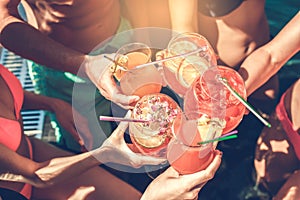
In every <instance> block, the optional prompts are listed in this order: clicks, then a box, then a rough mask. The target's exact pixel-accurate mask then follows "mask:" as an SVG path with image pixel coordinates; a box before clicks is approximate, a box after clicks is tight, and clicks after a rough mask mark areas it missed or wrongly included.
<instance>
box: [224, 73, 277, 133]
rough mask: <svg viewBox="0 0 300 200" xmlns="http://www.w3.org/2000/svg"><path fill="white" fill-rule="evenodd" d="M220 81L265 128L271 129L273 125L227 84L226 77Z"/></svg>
mask: <svg viewBox="0 0 300 200" xmlns="http://www.w3.org/2000/svg"><path fill="white" fill-rule="evenodd" d="M218 80H219V81H220V82H221V83H222V84H223V85H224V86H225V87H226V88H227V89H228V90H229V91H230V92H231V94H233V96H235V97H236V98H237V99H238V100H239V101H240V102H241V103H242V104H243V105H244V106H245V107H246V108H247V109H248V110H250V111H251V112H252V113H253V114H254V115H255V116H256V117H257V118H258V119H259V120H260V121H261V122H262V123H263V124H264V125H265V126H267V127H269V128H271V124H270V123H269V122H268V121H267V120H265V119H264V118H263V117H262V116H260V114H259V113H258V112H257V111H256V110H255V109H254V108H253V107H252V106H251V105H250V104H249V103H248V102H247V101H246V100H245V99H244V98H243V97H241V96H240V95H239V94H238V93H237V92H236V91H235V90H234V89H233V88H232V87H231V86H230V85H229V84H228V82H227V79H226V78H224V77H219V78H218Z"/></svg>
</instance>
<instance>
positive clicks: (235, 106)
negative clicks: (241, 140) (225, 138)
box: [184, 66, 247, 133]
mask: <svg viewBox="0 0 300 200" xmlns="http://www.w3.org/2000/svg"><path fill="white" fill-rule="evenodd" d="M218 77H222V78H225V79H226V81H227V83H228V84H229V85H230V86H231V87H232V88H233V89H234V90H235V91H236V92H237V93H238V94H239V95H240V96H241V97H243V98H244V99H246V98H247V95H246V89H245V85H244V80H243V78H242V77H241V76H240V75H239V74H238V72H236V71H235V70H234V69H231V68H229V67H225V66H217V68H216V69H215V70H207V71H206V72H205V73H203V74H202V75H201V77H199V78H198V79H197V80H196V81H195V82H194V84H193V86H192V87H191V88H190V89H189V90H188V92H187V93H186V95H185V98H184V110H185V111H186V112H189V111H191V110H199V111H201V112H204V113H211V115H212V116H218V115H219V116H221V115H223V116H224V118H225V120H226V126H225V128H224V129H223V133H227V132H229V131H231V130H233V129H234V128H235V127H236V126H237V125H238V124H239V123H240V121H241V120H242V118H243V116H244V113H245V109H246V108H245V106H244V105H243V104H242V103H241V102H240V101H239V100H238V99H237V98H236V97H235V96H234V95H233V94H232V93H231V92H230V91H229V90H228V89H227V88H226V87H225V86H224V85H222V84H221V83H220V81H219V80H218ZM222 107H224V109H223V108H222ZM214 111H216V112H214ZM221 111H222V112H221ZM224 111H225V112H224Z"/></svg>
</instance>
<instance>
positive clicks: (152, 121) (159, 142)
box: [129, 93, 181, 157]
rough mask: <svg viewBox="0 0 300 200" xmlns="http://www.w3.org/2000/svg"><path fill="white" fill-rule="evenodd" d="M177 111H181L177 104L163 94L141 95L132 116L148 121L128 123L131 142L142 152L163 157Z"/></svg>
mask: <svg viewBox="0 0 300 200" xmlns="http://www.w3.org/2000/svg"><path fill="white" fill-rule="evenodd" d="M178 113H181V109H180V107H179V106H178V104H177V103H176V102H175V101H174V100H173V99H172V98H171V97H169V96H167V95H165V94H161V93H157V94H150V95H145V96H143V97H142V98H141V99H140V100H139V101H138V102H137V103H136V105H135V107H134V109H133V113H132V117H133V118H134V119H141V120H147V121H148V122H145V123H130V124H129V133H130V137H131V141H132V143H133V144H134V145H135V146H136V147H137V149H138V150H139V151H140V152H141V153H143V154H146V155H152V156H157V157H165V156H166V147H167V145H168V143H169V141H170V139H171V138H172V136H173V134H172V132H171V126H172V124H173V121H174V119H175V118H176V116H177V115H178Z"/></svg>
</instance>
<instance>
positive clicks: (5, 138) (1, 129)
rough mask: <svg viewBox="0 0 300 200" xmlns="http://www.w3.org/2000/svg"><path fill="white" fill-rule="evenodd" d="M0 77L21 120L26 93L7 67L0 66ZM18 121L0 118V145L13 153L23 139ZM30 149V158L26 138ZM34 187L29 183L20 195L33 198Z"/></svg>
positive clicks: (17, 116) (31, 156)
mask: <svg viewBox="0 0 300 200" xmlns="http://www.w3.org/2000/svg"><path fill="white" fill-rule="evenodd" d="M0 76H1V77H2V79H3V80H4V81H5V82H6V84H7V86H8V88H9V89H10V92H11V94H12V96H13V99H14V109H15V115H16V118H17V120H19V119H20V118H21V108H22V105H23V100H24V92H23V88H22V85H21V83H20V81H19V80H18V78H17V77H16V76H15V75H14V74H13V73H11V72H10V71H9V70H8V69H7V68H6V67H4V66H3V65H1V64H0ZM17 120H11V119H6V118H3V117H0V143H1V144H3V145H5V146H6V147H8V148H9V149H11V150H13V151H17V149H18V148H19V146H20V143H21V139H22V134H23V133H22V128H21V125H20V122H19V121H17ZM26 141H27V144H28V148H29V154H30V158H31V159H32V158H33V155H32V146H31V143H30V140H29V139H28V138H27V137H26ZM31 191H32V186H31V185H30V184H28V183H26V184H25V185H24V187H23V188H22V190H21V191H20V194H22V195H23V196H25V197H26V198H27V199H30V197H31Z"/></svg>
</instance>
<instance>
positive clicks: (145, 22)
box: [122, 0, 150, 28]
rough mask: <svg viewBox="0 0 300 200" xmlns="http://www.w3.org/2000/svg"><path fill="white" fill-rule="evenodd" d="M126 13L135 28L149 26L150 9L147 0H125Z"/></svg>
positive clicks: (123, 2)
mask: <svg viewBox="0 0 300 200" xmlns="http://www.w3.org/2000/svg"><path fill="white" fill-rule="evenodd" d="M122 4H123V5H124V8H125V10H123V12H124V15H125V16H126V17H127V18H128V19H129V21H130V23H131V25H132V26H133V27H134V28H143V27H149V23H150V22H149V11H148V1H147V0H124V1H122Z"/></svg>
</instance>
